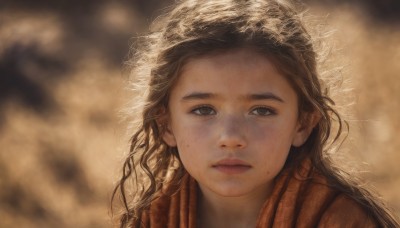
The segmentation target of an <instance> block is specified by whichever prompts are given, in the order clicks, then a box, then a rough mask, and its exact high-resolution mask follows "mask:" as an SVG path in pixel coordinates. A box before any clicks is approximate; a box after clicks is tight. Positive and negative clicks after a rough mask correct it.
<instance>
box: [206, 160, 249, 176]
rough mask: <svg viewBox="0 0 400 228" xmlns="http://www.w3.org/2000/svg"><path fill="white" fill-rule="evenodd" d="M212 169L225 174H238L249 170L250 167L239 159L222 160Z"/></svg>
mask: <svg viewBox="0 0 400 228" xmlns="http://www.w3.org/2000/svg"><path fill="white" fill-rule="evenodd" d="M212 167H213V168H214V169H216V170H218V171H220V172H222V173H225V174H240V173H244V172H246V171H247V170H249V169H251V168H252V167H251V165H250V164H248V163H246V162H244V161H242V160H239V159H223V160H220V161H218V162H217V163H215V164H214V165H212Z"/></svg>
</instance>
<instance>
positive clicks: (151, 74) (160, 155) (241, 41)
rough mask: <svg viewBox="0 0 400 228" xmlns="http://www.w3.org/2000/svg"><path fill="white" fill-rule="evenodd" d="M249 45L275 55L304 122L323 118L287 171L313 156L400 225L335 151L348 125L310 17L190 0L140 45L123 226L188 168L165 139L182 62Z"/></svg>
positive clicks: (341, 186)
mask: <svg viewBox="0 0 400 228" xmlns="http://www.w3.org/2000/svg"><path fill="white" fill-rule="evenodd" d="M242 47H249V48H253V49H254V50H256V51H257V52H259V53H260V54H263V55H266V56H268V57H269V58H270V59H272V61H273V62H274V64H275V65H276V67H277V69H278V70H279V71H280V72H281V73H282V75H284V76H285V77H286V79H287V81H288V82H289V83H290V84H291V86H292V88H293V89H294V90H295V92H296V94H297V96H298V99H299V107H298V108H299V113H300V114H299V118H300V120H301V121H304V122H305V123H307V121H310V120H309V119H308V118H307V117H308V116H310V115H308V114H310V113H318V114H319V115H320V117H321V119H320V121H319V122H318V124H317V125H316V127H315V128H314V129H313V131H312V133H311V135H310V136H309V138H308V140H307V141H306V142H305V143H304V144H303V145H302V146H300V147H298V148H292V149H291V151H290V153H289V157H288V160H287V162H286V164H285V168H291V167H292V168H294V167H296V166H298V165H300V162H301V161H302V160H303V159H304V158H310V159H311V161H312V163H313V165H314V167H315V168H316V169H317V170H318V171H319V172H321V173H322V174H324V175H325V176H326V177H327V178H328V180H329V183H330V184H331V185H332V186H333V187H335V188H337V189H338V190H340V191H342V192H344V193H346V194H347V195H349V196H350V197H351V198H353V199H354V200H356V201H357V202H359V203H360V204H362V205H364V207H366V208H367V209H368V211H370V212H371V216H373V217H374V218H375V219H376V220H377V221H378V222H379V223H380V224H381V225H382V226H387V227H393V226H396V225H399V224H398V223H397V222H396V220H395V219H394V217H393V215H392V214H391V213H390V211H389V210H388V209H387V208H386V206H385V205H384V204H383V203H381V201H380V200H378V199H377V198H376V197H374V196H373V195H372V194H370V193H369V191H367V190H366V189H364V188H362V187H361V186H360V184H358V182H357V180H356V179H354V178H352V176H351V175H348V174H347V173H346V172H344V171H343V170H340V169H339V168H336V166H334V163H333V162H332V159H331V157H330V155H329V154H330V153H329V152H330V150H331V149H332V145H334V144H337V143H340V141H341V140H340V138H341V136H342V135H343V132H345V129H346V128H348V124H347V122H346V121H344V120H343V119H342V117H341V115H340V114H339V113H338V112H337V111H336V110H335V103H334V102H333V100H332V99H331V98H330V97H329V88H328V86H327V85H326V84H324V82H323V81H322V80H321V79H320V76H319V74H318V71H317V57H318V56H317V53H316V52H315V50H314V40H313V39H312V37H311V36H310V35H309V33H308V32H307V30H306V28H305V25H304V24H303V17H302V14H301V13H298V12H297V11H296V9H295V8H294V7H293V6H291V5H290V4H288V3H286V2H284V1H279V0H218V1H212V0H210V1H200V0H199V1H196V0H192V1H190V0H187V1H182V2H180V3H179V4H177V5H176V7H175V8H174V9H172V10H171V11H170V12H169V13H167V14H166V15H165V16H164V17H161V18H159V19H158V21H157V22H156V23H155V24H154V26H153V28H152V32H151V33H150V34H149V35H148V36H146V37H144V38H143V40H142V42H140V43H139V48H138V49H137V50H135V51H136V52H135V56H134V63H133V64H134V65H133V72H132V74H133V76H134V79H135V82H134V84H135V85H136V86H137V88H139V91H142V92H140V94H138V99H142V102H139V103H136V104H135V105H136V106H137V107H139V108H138V109H136V110H140V112H141V113H140V116H139V119H140V122H138V123H137V125H136V126H135V128H133V130H134V134H133V136H132V138H131V146H130V152H129V154H128V156H127V158H126V160H125V162H124V165H123V173H122V177H121V179H120V181H119V183H118V184H117V186H116V188H115V190H114V193H113V200H114V198H115V197H116V196H119V198H120V199H121V201H122V204H123V206H124V208H125V210H124V212H123V215H122V216H121V220H120V223H121V227H125V226H127V225H128V224H130V225H133V226H134V227H136V226H139V223H140V217H141V214H142V212H143V211H144V210H146V209H147V208H148V207H149V205H150V203H151V202H152V201H153V200H154V199H155V198H156V197H158V196H159V195H160V193H161V191H162V189H163V186H165V185H169V186H176V187H177V188H178V186H179V181H180V179H181V177H182V176H183V175H184V173H185V170H184V168H183V166H182V164H181V162H180V160H179V154H178V151H177V148H171V147H169V146H168V145H167V144H166V143H165V142H164V141H163V140H162V135H163V131H164V130H165V129H164V126H165V120H164V119H163V116H164V115H165V112H167V110H168V100H169V95H170V93H171V89H172V87H173V85H174V84H175V82H176V81H177V79H178V78H179V74H180V70H181V69H182V66H183V65H184V64H185V63H186V61H187V60H188V59H189V58H193V57H197V56H204V55H209V54H211V53H215V52H221V51H228V50H232V49H236V48H242ZM132 114H133V113H132Z"/></svg>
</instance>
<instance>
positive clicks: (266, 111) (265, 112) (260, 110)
mask: <svg viewBox="0 0 400 228" xmlns="http://www.w3.org/2000/svg"><path fill="white" fill-rule="evenodd" d="M251 114H253V115H257V116H270V115H274V114H275V111H274V110H273V109H271V108H267V107H257V108H254V109H253V110H251Z"/></svg>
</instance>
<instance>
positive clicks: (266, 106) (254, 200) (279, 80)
mask: <svg viewBox="0 0 400 228" xmlns="http://www.w3.org/2000/svg"><path fill="white" fill-rule="evenodd" d="M167 121H168V123H167V131H166V133H165V134H164V136H163V138H164V141H165V142H166V143H167V144H168V145H169V146H172V147H174V146H176V147H177V148H178V151H179V155H180V158H181V160H182V163H183V165H184V167H185V169H186V170H187V171H188V172H189V174H190V175H191V176H193V177H194V178H195V179H196V180H197V182H198V183H199V187H200V190H201V202H200V205H201V206H200V210H199V211H200V212H199V213H200V215H199V217H200V218H201V219H200V221H201V223H202V225H203V226H207V227H225V226H226V227H228V226H229V227H245V226H252V225H253V226H254V224H255V222H256V219H257V216H258V213H259V210H260V208H261V207H262V204H263V202H265V200H266V199H267V198H268V196H269V194H270V192H271V190H272V188H273V180H274V178H275V177H276V176H277V175H278V173H279V172H280V171H281V169H282V168H283V165H284V163H285V161H286V158H287V156H288V153H289V150H290V147H291V146H292V145H293V146H300V145H302V144H303V143H304V142H305V140H306V139H307V137H308V135H309V132H310V129H309V128H307V127H303V126H301V124H300V123H299V121H298V103H297V95H296V93H295V91H294V90H293V89H292V87H291V86H290V85H289V83H288V82H287V81H286V79H285V78H284V77H283V76H282V75H281V74H280V73H279V72H278V71H277V70H276V68H275V67H274V65H273V64H272V62H271V61H270V60H269V59H268V58H267V57H265V56H262V55H260V54H258V53H256V52H255V51H253V50H251V49H247V48H242V49H237V50H232V51H229V52H224V53H219V54H215V55H208V56H202V57H197V58H193V59H190V60H189V61H188V62H187V63H186V64H185V66H184V67H183V69H182V72H181V75H180V76H179V79H178V81H177V83H176V85H175V86H174V87H173V89H172V91H171V96H170V99H169V110H168V116H167ZM227 221H232V224H230V225H229V224H227ZM218 222H221V223H220V224H218ZM222 222H223V223H222ZM221 224H224V226H221Z"/></svg>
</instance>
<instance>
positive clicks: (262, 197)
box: [197, 186, 272, 228]
mask: <svg viewBox="0 0 400 228" xmlns="http://www.w3.org/2000/svg"><path fill="white" fill-rule="evenodd" d="M199 192H200V193H199V201H198V202H199V205H198V216H197V217H198V218H197V221H198V222H197V224H198V227H200V228H203V227H207V228H214V227H218V228H225V227H229V228H239V227H240V228H242V227H246V228H247V227H256V224H257V220H258V217H259V214H260V211H261V208H262V206H263V205H264V203H265V202H266V200H267V199H268V198H269V196H270V195H271V192H272V186H271V187H269V188H267V189H266V188H262V189H260V190H257V191H255V192H253V193H252V194H248V195H245V196H239V197H223V196H219V195H216V194H215V193H213V192H211V191H209V190H206V189H201V188H200V191H199Z"/></svg>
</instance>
